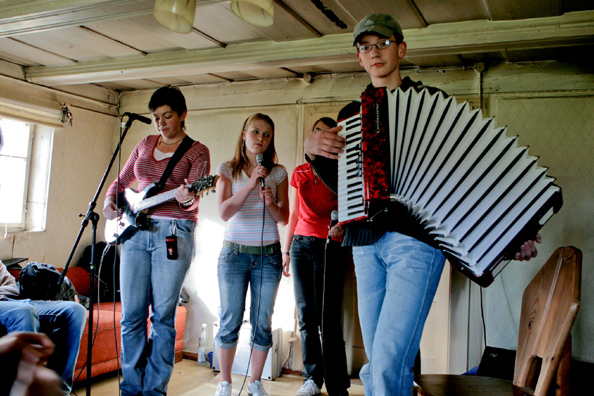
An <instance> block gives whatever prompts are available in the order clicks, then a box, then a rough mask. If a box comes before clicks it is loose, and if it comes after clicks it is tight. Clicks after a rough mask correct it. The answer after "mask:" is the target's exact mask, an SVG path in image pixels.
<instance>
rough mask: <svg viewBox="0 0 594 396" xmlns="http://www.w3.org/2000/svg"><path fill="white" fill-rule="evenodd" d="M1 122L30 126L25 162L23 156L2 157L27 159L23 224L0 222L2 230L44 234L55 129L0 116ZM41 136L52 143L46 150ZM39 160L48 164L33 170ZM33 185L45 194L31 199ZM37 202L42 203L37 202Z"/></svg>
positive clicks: (40, 193)
mask: <svg viewBox="0 0 594 396" xmlns="http://www.w3.org/2000/svg"><path fill="white" fill-rule="evenodd" d="M0 119H4V120H9V121H13V122H20V123H23V124H25V125H27V127H28V131H29V137H28V139H27V154H26V158H25V157H22V156H13V155H6V154H0V155H1V156H4V157H16V158H24V159H25V161H26V166H25V182H24V185H23V191H22V193H23V200H22V206H21V208H20V210H21V221H20V223H17V222H14V223H5V222H1V221H2V220H0V225H1V226H2V229H3V231H4V232H8V233H18V232H27V231H45V228H46V218H47V203H48V195H49V184H50V173H51V161H52V155H53V139H54V133H55V129H54V128H52V127H49V126H44V125H40V124H37V123H35V122H31V121H25V120H20V119H15V118H11V117H6V116H0ZM42 135H43V137H46V138H48V139H49V141H48V142H47V143H45V146H43V144H42V143H41V142H40V139H41V138H42ZM37 154H41V155H37ZM34 157H35V158H34ZM37 157H39V158H37ZM40 158H44V159H45V160H47V163H42V164H39V166H35V168H34V165H36V164H34V161H37V160H39V159H40ZM44 162H45V161H44ZM33 185H35V186H38V187H39V188H42V189H43V191H39V192H37V193H36V194H35V195H36V197H32V195H31V194H32V192H33V190H34V189H33V188H32V186H33ZM38 200H39V202H36V201H38ZM37 204H40V205H41V207H42V211H41V212H39V211H34V210H32V206H33V205H37Z"/></svg>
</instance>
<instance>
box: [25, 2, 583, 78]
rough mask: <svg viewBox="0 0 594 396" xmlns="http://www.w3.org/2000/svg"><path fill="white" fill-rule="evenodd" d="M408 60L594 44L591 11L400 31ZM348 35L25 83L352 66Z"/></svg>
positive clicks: (95, 65) (37, 73)
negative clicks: (350, 64)
mask: <svg viewBox="0 0 594 396" xmlns="http://www.w3.org/2000/svg"><path fill="white" fill-rule="evenodd" d="M404 36H405V40H406V41H407V43H408V52H407V55H408V56H409V57H415V56H436V55H459V54H472V53H484V52H485V51H487V52H488V51H501V52H505V51H509V50H522V49H538V48H553V47H558V46H572V45H584V44H594V11H579V12H572V13H567V14H564V15H561V16H558V17H546V18H534V19H523V20H513V21H495V22H492V21H469V22H458V23H444V24H433V25H430V26H429V27H427V28H423V29H408V30H405V31H404ZM354 53H355V51H354V48H353V47H352V34H350V33H345V34H336V35H327V36H323V37H320V38H317V39H307V40H299V41H289V42H282V43H276V42H257V43H247V44H235V45H229V46H227V47H226V48H215V49H205V50H193V51H169V52H163V53H154V54H149V55H146V56H134V57H126V58H117V59H103V60H98V61H91V62H79V63H78V64H76V65H67V66H56V67H43V66H35V67H28V68H26V70H25V74H26V78H27V79H28V80H29V81H32V82H36V83H41V84H46V85H67V84H84V83H97V82H106V81H120V80H130V79H137V78H158V77H166V76H171V75H184V74H204V73H222V72H230V71H246V70H255V69H259V68H270V67H286V68H292V67H298V66H304V65H324V64H333V63H334V64H336V63H342V62H352V61H353V59H354Z"/></svg>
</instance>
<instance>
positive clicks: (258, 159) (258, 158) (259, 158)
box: [256, 154, 338, 216]
mask: <svg viewBox="0 0 594 396" xmlns="http://www.w3.org/2000/svg"><path fill="white" fill-rule="evenodd" d="M256 162H257V163H258V165H262V164H264V156H263V155H262V154H258V155H256ZM260 186H262V190H264V178H263V177H260ZM337 216H338V215H337Z"/></svg>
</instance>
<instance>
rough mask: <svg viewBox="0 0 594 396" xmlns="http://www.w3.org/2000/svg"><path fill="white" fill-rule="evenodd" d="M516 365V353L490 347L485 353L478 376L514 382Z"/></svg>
mask: <svg viewBox="0 0 594 396" xmlns="http://www.w3.org/2000/svg"><path fill="white" fill-rule="evenodd" d="M515 364H516V351H514V350H509V349H503V348H496V347H490V346H488V347H486V348H485V351H484V352H483V357H482V358H481V362H480V363H479V366H478V371H477V373H476V375H481V376H484V377H494V378H502V379H506V380H510V381H512V380H513V379H514V366H515Z"/></svg>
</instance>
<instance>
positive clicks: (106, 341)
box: [10, 267, 187, 382]
mask: <svg viewBox="0 0 594 396" xmlns="http://www.w3.org/2000/svg"><path fill="white" fill-rule="evenodd" d="M58 270H59V271H61V270H62V269H61V268H58ZM10 272H11V273H12V274H13V276H14V277H15V278H18V272H19V271H18V270H16V271H15V270H10ZM66 276H67V277H68V279H70V280H71V281H72V283H73V284H74V287H75V288H76V291H77V292H78V294H81V295H83V296H88V295H89V291H90V285H91V283H90V280H91V274H90V273H89V272H88V271H87V270H85V269H84V268H81V267H70V268H68V272H67V274H66ZM96 288H97V285H96V284H95V291H96V290H97V289H96ZM186 315H187V311H186V307H184V306H179V307H178V308H177V317H176V318H175V329H176V330H177V335H176V337H175V362H176V363H178V362H180V361H181V360H182V351H183V347H184V340H183V338H184V331H185V328H186ZM121 318H122V308H121V305H120V303H119V302H116V303H113V302H99V303H97V302H95V304H94V309H93V327H94V329H95V330H93V331H96V334H95V335H94V336H93V337H94V344H93V353H92V355H93V356H92V364H91V377H95V376H98V375H101V374H106V373H110V372H112V371H116V370H117V369H118V364H119V362H118V357H119V356H118V352H119V351H120V319H121ZM147 325H148V323H147ZM88 330H89V329H88V323H87V326H85V331H84V333H83V336H82V339H81V343H80V352H79V355H78V361H77V362H76V369H75V372H74V381H75V382H77V381H84V380H85V379H86V378H87V368H86V365H85V364H86V361H87V345H88V343H87V341H88V334H89V333H88ZM116 342H117V347H116Z"/></svg>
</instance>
